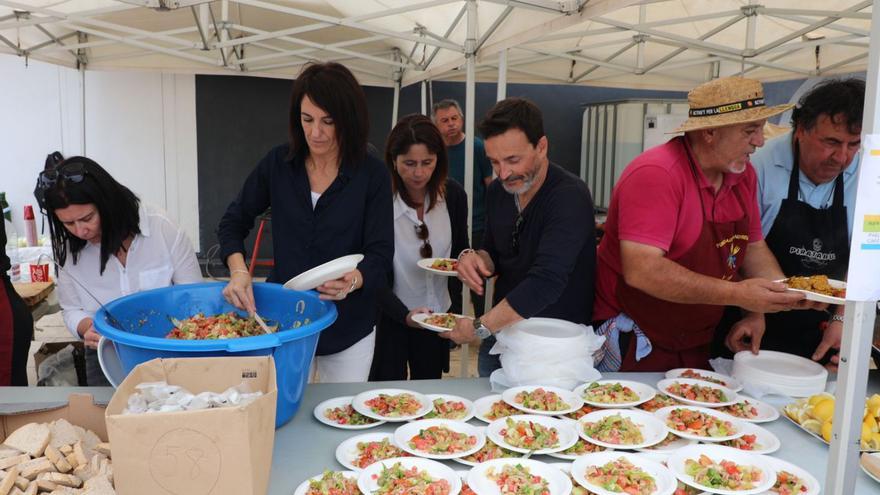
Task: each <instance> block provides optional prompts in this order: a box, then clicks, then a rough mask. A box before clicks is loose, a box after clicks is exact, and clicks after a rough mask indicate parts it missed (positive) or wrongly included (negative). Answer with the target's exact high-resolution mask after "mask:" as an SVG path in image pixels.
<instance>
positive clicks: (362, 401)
mask: <svg viewBox="0 0 880 495" xmlns="http://www.w3.org/2000/svg"><path fill="white" fill-rule="evenodd" d="M379 394H387V395H398V394H411V395H412V396H414V397H415V398H416V400H417V401H419V404H420V405H421V406H422V407H421V408H420V409H419V410H418V411H416V412H415V413H413V414H408V415H405V416H382V415H381V414H378V413H374V412H373V411H372V409H370V406H368V405H367V404H366V402H367V401H368V400H370V399H373V398H375V397H378V396H379ZM351 407H353V408H354V410H355V411H357V412H359V413H361V414H363V415H364V416H366V417H368V418H373V419H379V420H385V421H408V420H410V419H417V418H421V417H422V416H424V415H425V414H428V413H429V412H431V410H432V409H434V404H433V403H432V402H431V400H430V399H428V398H427V397H426V396H425V395H424V394H420V393H418V392H413V391H412V390H404V389H402V388H377V389H373V390H367V391H366V392H361V393H359V394H357V395H355V396H354V398H353V399H352V400H351Z"/></svg>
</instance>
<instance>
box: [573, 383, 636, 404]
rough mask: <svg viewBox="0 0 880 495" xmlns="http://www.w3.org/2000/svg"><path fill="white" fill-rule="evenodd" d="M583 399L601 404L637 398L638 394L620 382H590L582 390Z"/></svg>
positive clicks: (619, 402) (618, 402)
mask: <svg viewBox="0 0 880 495" xmlns="http://www.w3.org/2000/svg"><path fill="white" fill-rule="evenodd" d="M584 399H586V400H588V401H590V402H599V403H601V404H622V403H625V402H635V401H637V400H639V395H638V394H637V393H635V392H634V391H633V389H631V388H629V387H627V386H626V385H623V384H621V383H617V382H615V383H605V384H599V383H591V384H590V386H589V387H587V389H586V390H585V391H584Z"/></svg>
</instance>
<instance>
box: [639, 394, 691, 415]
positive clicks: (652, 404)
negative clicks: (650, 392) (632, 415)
mask: <svg viewBox="0 0 880 495" xmlns="http://www.w3.org/2000/svg"><path fill="white" fill-rule="evenodd" d="M680 405H681V402H679V401H677V400H675V399H673V398H672V397H670V396H668V395H666V394H657V395H655V396H654V397H653V398H652V399H651V400H649V401H647V402H643V403H641V404H639V405H638V408H639V409H641V410H643V411H648V412H654V411H656V410H658V409H662V408H664V407H669V406H680Z"/></svg>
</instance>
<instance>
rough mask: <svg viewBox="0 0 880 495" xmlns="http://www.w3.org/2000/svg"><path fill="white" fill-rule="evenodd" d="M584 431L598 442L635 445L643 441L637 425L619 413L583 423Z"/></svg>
mask: <svg viewBox="0 0 880 495" xmlns="http://www.w3.org/2000/svg"><path fill="white" fill-rule="evenodd" d="M584 433H586V435H587V436H588V437H590V438H595V439H596V440H599V441H600V442H605V443H613V444H615V445H637V444H640V443H642V442H644V441H645V438H644V437H643V436H642V430H641V429H640V428H639V425H637V424H635V423H633V421H632V420H631V419H629V418H625V417H623V416H621V415H620V414H614V415H611V416H605V417H604V418H602V419H600V420H599V421H596V422H592V423H589V422H588V423H584Z"/></svg>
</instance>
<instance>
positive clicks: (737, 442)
mask: <svg viewBox="0 0 880 495" xmlns="http://www.w3.org/2000/svg"><path fill="white" fill-rule="evenodd" d="M721 445H726V446H728V447H733V448H735V449H739V450H761V449H763V448H764V446H763V445H761V444H759V443H758V436H757V435H743V436H741V437H739V438H734V439H733V440H728V441H726V442H721Z"/></svg>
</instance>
